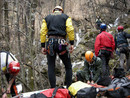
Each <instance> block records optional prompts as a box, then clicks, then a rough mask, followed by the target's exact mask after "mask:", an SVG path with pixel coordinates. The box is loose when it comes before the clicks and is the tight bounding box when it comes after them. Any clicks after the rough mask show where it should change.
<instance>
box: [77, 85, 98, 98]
mask: <svg viewBox="0 0 130 98" xmlns="http://www.w3.org/2000/svg"><path fill="white" fill-rule="evenodd" d="M96 96H97V91H96V88H95V87H93V86H92V87H85V88H83V89H80V90H79V91H78V92H77V98H96Z"/></svg>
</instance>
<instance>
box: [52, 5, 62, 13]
mask: <svg viewBox="0 0 130 98" xmlns="http://www.w3.org/2000/svg"><path fill="white" fill-rule="evenodd" d="M55 9H59V10H61V11H62V13H63V12H64V11H63V8H62V7H61V6H56V7H55V8H54V9H53V12H54V11H55Z"/></svg>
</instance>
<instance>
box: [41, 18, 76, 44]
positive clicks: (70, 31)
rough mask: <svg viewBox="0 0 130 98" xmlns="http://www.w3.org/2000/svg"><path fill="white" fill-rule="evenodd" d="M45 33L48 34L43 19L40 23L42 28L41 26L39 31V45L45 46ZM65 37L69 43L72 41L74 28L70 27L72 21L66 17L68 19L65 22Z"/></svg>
mask: <svg viewBox="0 0 130 98" xmlns="http://www.w3.org/2000/svg"><path fill="white" fill-rule="evenodd" d="M47 32H48V28H47V22H46V20H45V19H43V21H42V26H41V30H40V39H41V44H45V42H46V40H47V39H46V37H47V35H48V34H47ZM66 33H67V35H66V37H68V38H69V41H70V42H71V41H74V27H73V25H72V19H71V18H70V17H68V19H67V20H66Z"/></svg>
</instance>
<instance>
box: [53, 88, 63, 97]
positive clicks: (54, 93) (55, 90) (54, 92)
mask: <svg viewBox="0 0 130 98" xmlns="http://www.w3.org/2000/svg"><path fill="white" fill-rule="evenodd" d="M59 88H64V87H55V89H54V91H53V93H52V97H51V98H54V97H55V95H56V92H57V90H58V89H59Z"/></svg>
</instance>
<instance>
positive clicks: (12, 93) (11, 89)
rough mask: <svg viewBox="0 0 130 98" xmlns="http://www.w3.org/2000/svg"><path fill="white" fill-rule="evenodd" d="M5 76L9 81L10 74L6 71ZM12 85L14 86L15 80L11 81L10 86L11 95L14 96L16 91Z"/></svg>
mask: <svg viewBox="0 0 130 98" xmlns="http://www.w3.org/2000/svg"><path fill="white" fill-rule="evenodd" d="M5 76H6V79H7V81H8V83H9V81H10V80H11V75H10V74H8V73H7V74H5ZM14 86H16V85H15V80H14V82H13V84H12V86H11V88H10V91H11V95H12V97H13V96H16V93H15V90H14Z"/></svg>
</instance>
